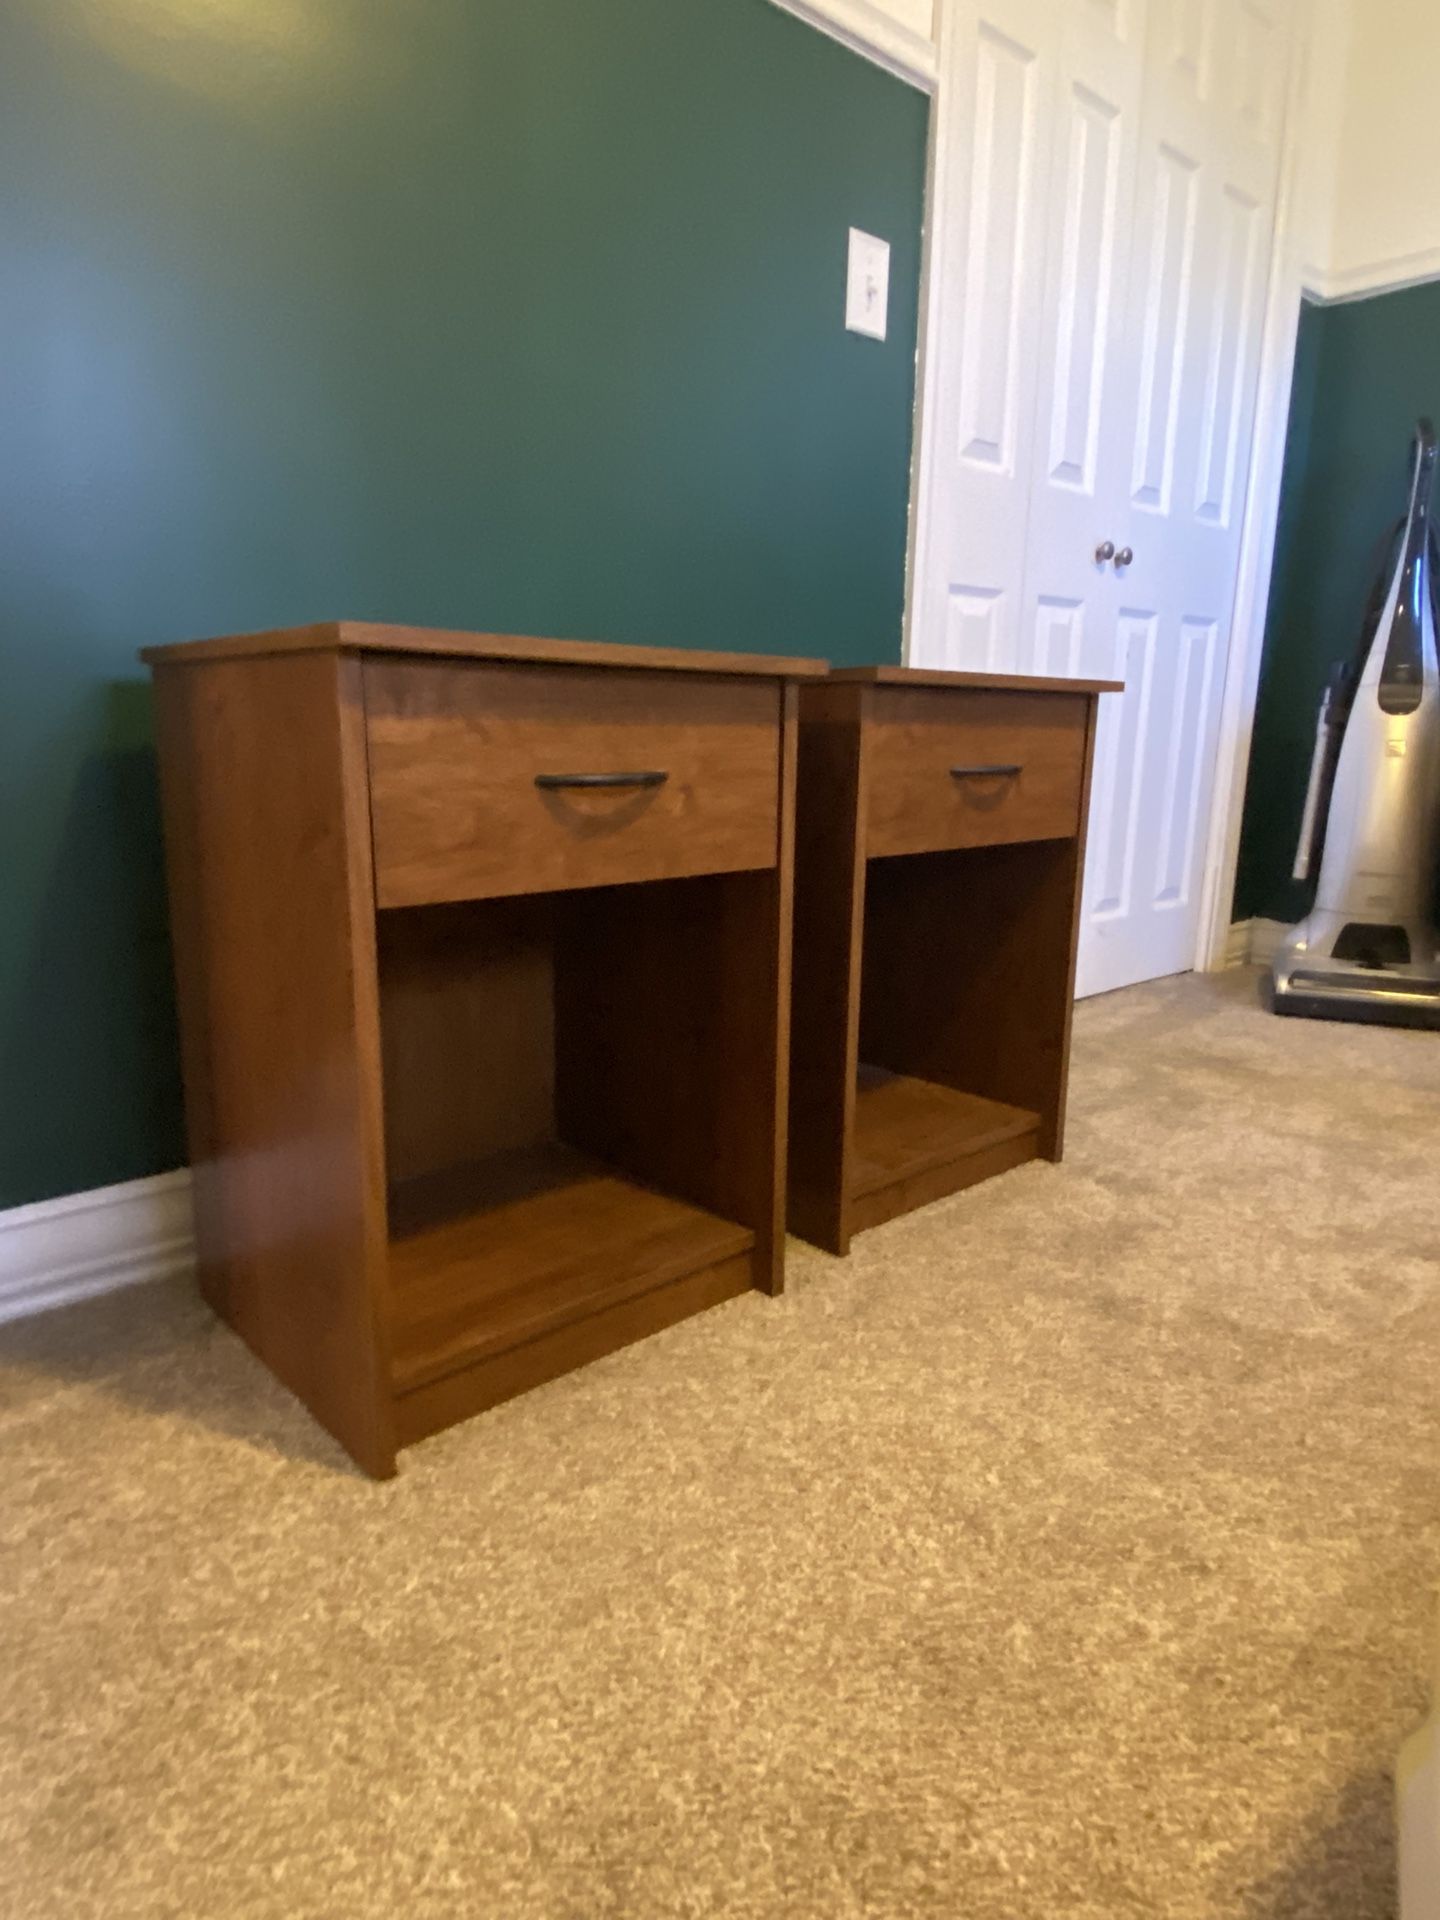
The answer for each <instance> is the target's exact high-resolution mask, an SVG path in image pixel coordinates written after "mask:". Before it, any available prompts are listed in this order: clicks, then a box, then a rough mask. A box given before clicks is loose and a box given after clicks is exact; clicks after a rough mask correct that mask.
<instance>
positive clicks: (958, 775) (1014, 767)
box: [950, 760, 1021, 780]
mask: <svg viewBox="0 0 1440 1920" xmlns="http://www.w3.org/2000/svg"><path fill="white" fill-rule="evenodd" d="M1020 771H1021V768H1020V764H1019V762H1018V761H1013V762H1012V761H1008V760H1007V761H1004V762H1002V763H1000V764H997V765H995V766H976V767H951V769H950V777H951V779H952V780H984V779H999V778H1000V777H1001V776H1002V775H1003V776H1005V777H1007V778H1013V777H1014V775H1016V774H1017V773H1019V772H1020Z"/></svg>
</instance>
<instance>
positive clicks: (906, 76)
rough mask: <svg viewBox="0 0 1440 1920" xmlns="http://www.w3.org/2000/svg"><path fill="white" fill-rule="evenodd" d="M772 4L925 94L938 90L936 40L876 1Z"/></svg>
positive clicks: (938, 3)
mask: <svg viewBox="0 0 1440 1920" xmlns="http://www.w3.org/2000/svg"><path fill="white" fill-rule="evenodd" d="M943 4H944V0H936V7H937V10H938V8H939V7H940V6H942V5H943ZM771 5H772V6H777V7H782V8H783V9H784V11H785V12H786V13H793V14H796V15H798V16H799V18H800V19H802V20H808V21H809V23H810V25H811V26H812V27H818V28H819V29H820V31H821V32H822V33H828V34H829V35H830V37H831V39H832V40H839V41H842V42H843V43H844V45H845V46H847V47H850V48H851V49H853V51H854V52H856V53H862V54H864V56H865V58H866V59H867V60H873V61H874V62H875V64H876V65H877V66H880V67H884V68H885V69H886V71H887V72H889V73H893V74H895V75H897V76H898V77H899V78H900V79H901V80H906V81H908V82H909V84H910V85H911V86H912V87H919V88H920V89H921V91H922V92H924V93H933V92H934V91H935V86H936V81H937V78H938V74H939V63H938V61H937V58H936V51H935V39H931V38H929V37H927V35H925V34H923V33H916V32H914V31H913V30H912V29H911V28H910V27H907V26H905V25H904V24H903V22H901V21H899V20H896V19H894V18H893V17H892V16H891V15H890V14H889V13H887V12H886V11H885V9H884V8H883V7H882V6H878V5H876V4H874V0H771ZM935 38H936V39H938V38H939V35H938V33H937V35H936V37H935Z"/></svg>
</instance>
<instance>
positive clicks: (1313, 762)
mask: <svg viewBox="0 0 1440 1920" xmlns="http://www.w3.org/2000/svg"><path fill="white" fill-rule="evenodd" d="M1331 700H1332V690H1331V688H1330V687H1329V686H1328V685H1327V687H1326V688H1325V691H1324V693H1322V694H1321V696H1320V716H1319V718H1318V719H1317V720H1316V722H1315V751H1314V752H1313V753H1312V754H1311V756H1310V779H1309V782H1308V783H1307V785H1306V788H1305V807H1304V811H1303V812H1302V813H1301V815H1300V843H1299V845H1298V846H1297V847H1296V849H1295V865H1294V866H1293V867H1292V868H1291V870H1290V877H1291V879H1292V880H1308V879H1309V878H1310V877H1311V875H1312V874H1313V873H1314V871H1315V856H1316V854H1317V852H1318V851H1319V841H1320V822H1321V820H1322V819H1323V818H1324V816H1325V809H1326V804H1327V801H1328V797H1329V796H1328V795H1327V794H1326V792H1325V789H1326V787H1327V786H1328V785H1329V783H1330V782H1329V773H1330V762H1331V757H1332V756H1331V753H1330V707H1331Z"/></svg>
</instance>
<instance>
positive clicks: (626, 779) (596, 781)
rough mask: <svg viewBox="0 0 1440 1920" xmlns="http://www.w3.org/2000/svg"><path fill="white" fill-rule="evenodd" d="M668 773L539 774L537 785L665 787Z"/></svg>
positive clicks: (548, 786) (546, 786)
mask: <svg viewBox="0 0 1440 1920" xmlns="http://www.w3.org/2000/svg"><path fill="white" fill-rule="evenodd" d="M669 778H670V775H669V774H668V773H659V772H650V773H537V774H536V776H535V784H536V786H537V787H544V788H546V789H547V790H553V789H554V788H557V787H663V786H664V784H665V782H666V781H667V780H668V779H669Z"/></svg>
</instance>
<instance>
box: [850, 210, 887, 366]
mask: <svg viewBox="0 0 1440 1920" xmlns="http://www.w3.org/2000/svg"><path fill="white" fill-rule="evenodd" d="M889 304H890V242H889V241H888V240H877V239H876V238H875V235H874V234H873V233H862V232H861V231H860V229H859V227H851V229H850V268H849V272H848V273H847V275H846V278H845V325H846V326H847V327H848V328H849V329H850V331H851V333H863V334H866V335H868V336H869V338H870V339H872V340H883V339H884V338H885V315H886V310H887V308H888V307H889Z"/></svg>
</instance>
